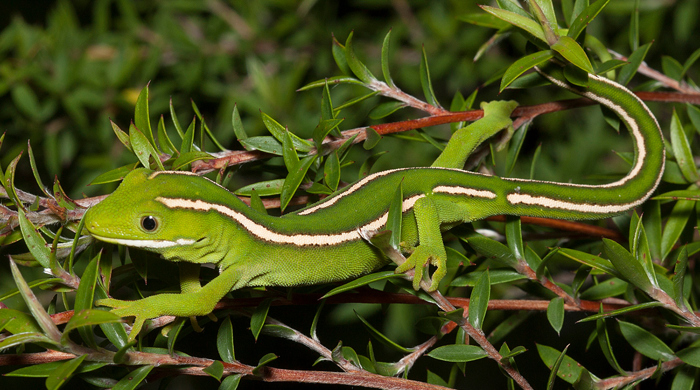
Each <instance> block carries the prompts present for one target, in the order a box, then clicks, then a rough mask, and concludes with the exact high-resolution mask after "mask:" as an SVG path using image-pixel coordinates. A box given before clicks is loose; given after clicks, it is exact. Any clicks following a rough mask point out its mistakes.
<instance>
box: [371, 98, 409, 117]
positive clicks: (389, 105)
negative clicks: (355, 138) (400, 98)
mask: <svg viewBox="0 0 700 390" xmlns="http://www.w3.org/2000/svg"><path fill="white" fill-rule="evenodd" d="M404 107H406V103H404V102H384V103H381V104H379V105H378V106H376V107H374V108H373V109H372V111H370V112H369V117H370V119H382V118H384V117H387V116H389V115H391V114H393V113H395V112H396V111H398V110H400V109H402V108H404Z"/></svg>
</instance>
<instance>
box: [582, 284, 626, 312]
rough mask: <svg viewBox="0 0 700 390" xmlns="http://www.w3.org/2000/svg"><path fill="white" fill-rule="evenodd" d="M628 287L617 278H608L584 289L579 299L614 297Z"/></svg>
mask: <svg viewBox="0 0 700 390" xmlns="http://www.w3.org/2000/svg"><path fill="white" fill-rule="evenodd" d="M628 287H629V283H627V282H625V281H623V280H621V279H618V278H610V279H608V280H605V281H603V282H600V283H598V284H596V285H593V286H591V287H589V288H588V289H586V291H584V292H582V293H581V299H588V300H601V299H605V298H610V297H615V296H618V295H622V294H624V293H625V291H627V288H628ZM582 321H584V320H582Z"/></svg>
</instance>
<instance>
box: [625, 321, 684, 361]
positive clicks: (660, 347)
mask: <svg viewBox="0 0 700 390" xmlns="http://www.w3.org/2000/svg"><path fill="white" fill-rule="evenodd" d="M617 323H618V324H619V325H620V332H622V336H623V337H624V338H625V340H627V342H628V343H630V345H631V346H632V348H634V349H635V350H637V352H639V353H641V354H642V355H644V356H646V357H648V358H651V359H654V360H662V361H669V360H672V359H673V358H674V357H675V356H673V350H672V349H671V348H669V347H668V345H666V343H664V342H663V341H661V340H659V338H658V337H656V336H654V335H653V334H651V333H650V332H648V331H647V330H645V329H643V328H641V327H639V326H637V325H635V324H632V323H629V322H625V321H618V322H617Z"/></svg>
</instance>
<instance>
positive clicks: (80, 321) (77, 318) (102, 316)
mask: <svg viewBox="0 0 700 390" xmlns="http://www.w3.org/2000/svg"><path fill="white" fill-rule="evenodd" d="M120 321H121V317H119V316H118V315H116V314H114V313H112V312H110V311H104V310H99V309H85V310H81V311H80V312H78V313H74V314H73V317H72V318H71V319H70V321H68V323H67V324H66V327H65V328H64V329H63V336H62V337H61V343H63V344H65V343H66V342H67V341H68V333H69V332H70V331H72V330H73V329H76V328H79V327H81V326H90V325H99V324H105V323H109V322H120Z"/></svg>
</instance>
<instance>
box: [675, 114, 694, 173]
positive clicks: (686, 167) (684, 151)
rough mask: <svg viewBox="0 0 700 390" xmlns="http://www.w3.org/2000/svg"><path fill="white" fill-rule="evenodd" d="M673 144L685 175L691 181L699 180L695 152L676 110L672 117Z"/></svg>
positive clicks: (677, 159)
mask: <svg viewBox="0 0 700 390" xmlns="http://www.w3.org/2000/svg"><path fill="white" fill-rule="evenodd" d="M671 146H673V154H674V155H675V157H676V162H677V163H678V166H679V167H680V168H681V172H683V176H684V177H685V178H686V179H687V180H688V181H689V182H691V183H692V182H696V181H698V168H697V167H696V166H695V160H694V159H693V152H692V151H691V150H690V142H688V137H687V136H686V134H685V131H683V124H682V123H681V120H680V118H679V117H678V113H677V112H676V111H675V110H674V111H673V117H672V119H671Z"/></svg>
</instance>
